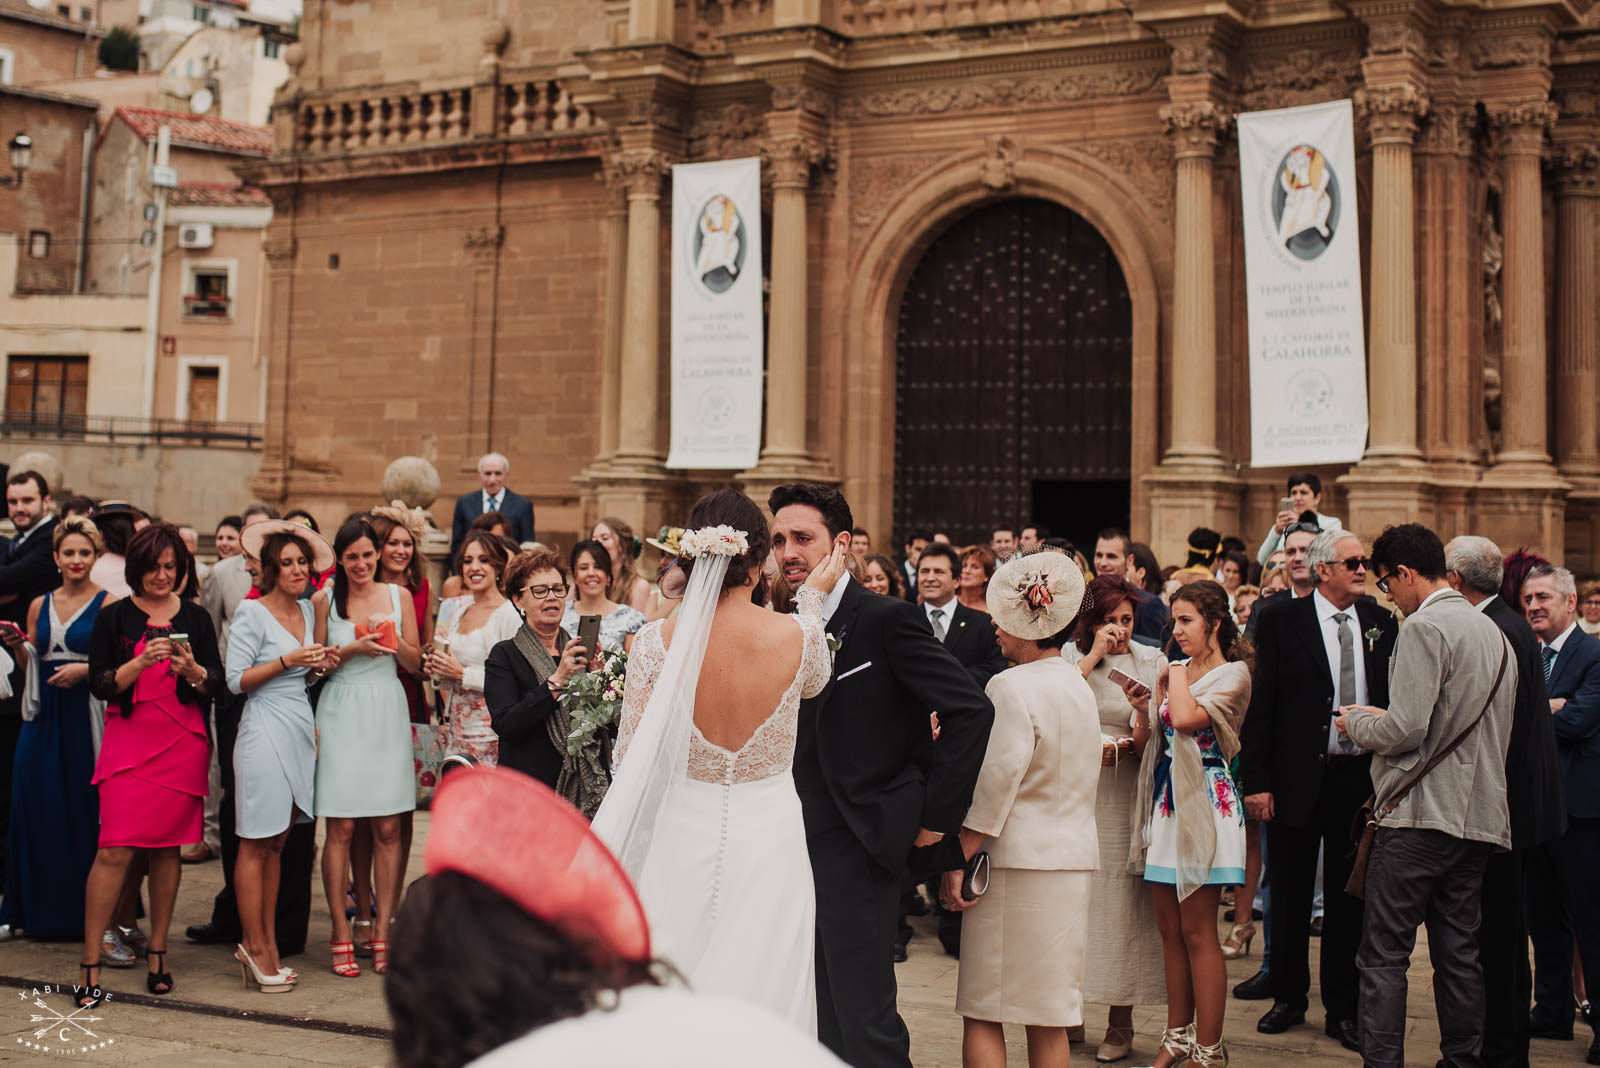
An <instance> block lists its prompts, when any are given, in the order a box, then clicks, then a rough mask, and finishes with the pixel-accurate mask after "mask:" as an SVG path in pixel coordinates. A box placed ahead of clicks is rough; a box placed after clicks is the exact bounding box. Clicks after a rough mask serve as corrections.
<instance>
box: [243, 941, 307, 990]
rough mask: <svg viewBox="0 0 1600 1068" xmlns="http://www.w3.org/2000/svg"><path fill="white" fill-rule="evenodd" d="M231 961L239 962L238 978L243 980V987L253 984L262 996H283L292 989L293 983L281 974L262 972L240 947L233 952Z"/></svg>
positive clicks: (247, 951) (248, 952) (248, 953)
mask: <svg viewBox="0 0 1600 1068" xmlns="http://www.w3.org/2000/svg"><path fill="white" fill-rule="evenodd" d="M233 959H234V960H236V961H238V962H239V977H240V978H241V979H243V980H244V985H245V986H249V985H250V984H251V983H255V984H256V986H258V987H260V988H261V992H262V993H263V994H284V993H288V992H289V991H290V990H293V989H294V983H292V982H290V981H289V980H288V979H286V978H285V977H284V976H283V974H282V973H281V972H280V973H276V974H273V975H268V974H266V973H265V972H263V971H262V970H261V968H260V967H259V966H258V965H257V964H256V962H255V959H254V958H252V957H251V956H250V951H249V950H247V949H245V948H244V946H242V945H241V946H239V947H238V949H237V950H236V951H235V952H234V954H233Z"/></svg>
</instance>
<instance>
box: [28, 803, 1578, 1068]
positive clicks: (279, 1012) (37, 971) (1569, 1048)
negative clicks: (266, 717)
mask: <svg viewBox="0 0 1600 1068" xmlns="http://www.w3.org/2000/svg"><path fill="white" fill-rule="evenodd" d="M427 827H428V815H427V813H420V812H419V813H418V814H417V834H416V843H415V848H414V853H413V856H412V859H411V867H410V869H409V874H408V878H412V877H414V876H415V875H417V874H419V873H420V872H421V870H422V845H423V843H424V841H425V840H426V834H427ZM221 881H222V869H221V865H220V863H219V862H216V861H212V862H210V863H207V864H202V865H199V866H186V867H185V868H184V871H183V886H182V888H181V890H180V891H179V894H178V911H177V916H176V918H175V920H174V922H173V937H172V943H171V945H172V957H171V968H172V971H173V974H174V976H175V977H176V979H177V990H176V991H175V993H174V994H173V996H170V997H166V998H156V997H151V996H150V995H148V994H146V993H144V968H143V965H142V963H141V965H140V966H139V967H138V968H137V969H131V970H121V971H118V970H115V969H110V968H107V969H105V979H104V983H105V985H106V987H107V988H108V989H110V990H111V991H112V992H113V996H112V999H111V1001H110V1002H109V1003H108V1004H107V1005H106V1006H104V1007H103V1008H102V1009H100V1010H96V1015H98V1016H99V1017H100V1019H99V1020H98V1021H92V1022H89V1023H88V1025H87V1026H88V1027H89V1029H90V1030H92V1031H93V1032H94V1037H92V1038H91V1037H89V1036H86V1035H85V1034H83V1033H82V1032H81V1031H80V1030H79V1029H78V1028H76V1027H75V1026H73V1025H72V1024H68V1023H61V1022H55V1020H54V1017H55V1014H56V1013H59V1014H61V1015H63V1016H68V1015H71V1003H70V1001H69V999H68V998H67V997H66V996H65V995H63V994H50V995H48V996H45V997H44V998H43V1001H44V1003H45V1005H46V1006H48V1008H46V1009H41V1008H39V1007H38V1006H36V1005H35V1004H34V999H33V987H35V986H36V985H38V984H41V983H44V982H52V983H54V982H65V983H70V982H71V981H72V978H73V966H74V965H75V964H76V963H77V961H78V959H79V957H78V947H77V946H75V945H67V944H65V943H34V942H29V941H26V940H23V941H16V942H10V943H6V944H4V945H0V994H3V1000H0V1006H3V1007H0V1062H4V1063H14V1064H27V1063H33V1062H36V1061H38V1060H40V1059H42V1058H46V1057H48V1058H50V1059H53V1060H57V1061H60V1060H61V1059H62V1058H63V1057H64V1056H68V1055H70V1057H71V1058H72V1059H73V1061H75V1062H88V1063H97V1064H162V1065H246V1064H261V1063H263V1062H268V1061H270V1062H272V1063H275V1064H285V1065H296V1064H307V1065H309V1064H347V1065H381V1064H385V1063H387V1062H388V1039H387V1029H388V1026H389V1019H388V1014H387V1013H386V1011H385V1009H384V1005H383V999H382V996H381V993H380V989H379V982H380V980H379V979H378V978H377V976H375V975H373V974H372V972H371V970H370V968H369V967H368V965H369V962H367V961H363V962H362V968H363V972H362V975H361V977H360V978H358V979H354V980H351V979H341V978H339V977H338V976H336V975H334V974H333V973H332V972H331V971H329V969H328V966H327V961H328V952H327V948H328V947H327V930H328V914H327V910H326V908H325V906H323V904H322V889H321V883H320V880H319V882H318V884H317V887H316V891H315V897H314V900H315V901H316V903H317V905H316V908H315V909H314V911H313V913H312V917H311V930H312V932H313V934H312V937H313V938H315V939H317V941H315V942H314V943H313V944H312V947H311V949H310V950H309V951H308V952H307V953H306V954H305V955H303V956H300V957H296V958H292V959H291V961H290V963H292V964H293V965H294V967H295V968H297V969H298V970H299V972H300V985H299V989H298V990H296V991H295V992H293V993H291V994H288V995H283V996H276V997H268V996H265V995H262V994H260V993H257V992H255V991H253V990H246V989H244V988H243V987H242V986H241V984H240V981H239V971H238V967H237V966H236V965H235V964H234V961H233V957H232V955H231V952H230V951H229V949H227V948H224V947H221V946H195V945H191V944H189V943H188V942H186V941H185V940H184V939H183V937H182V932H183V928H184V926H186V925H187V924H190V923H195V922H199V921H203V920H204V919H205V918H206V917H207V916H209V914H210V903H211V898H212V896H213V895H214V894H215V893H216V891H217V889H218V887H219V886H220V885H221ZM914 922H915V923H916V924H917V927H918V932H917V937H916V938H915V939H914V940H913V941H912V943H911V947H910V953H911V959H910V960H909V961H907V962H906V963H905V964H902V965H900V967H899V977H900V1011H901V1013H902V1014H903V1015H904V1016H905V1019H906V1023H907V1025H908V1026H909V1027H910V1028H911V1053H912V1060H913V1062H914V1063H915V1064H916V1065H917V1066H918V1068H959V1065H960V1063H961V1021H960V1018H959V1017H957V1016H956V1015H955V1012H954V1010H953V1008H952V1005H953V1004H954V1001H955V984H956V967H957V965H956V962H955V961H954V960H952V959H951V958H949V957H946V956H945V955H944V954H943V953H942V952H940V950H939V946H938V940H937V938H936V937H935V936H934V932H933V921H932V920H931V919H921V920H917V921H914ZM1312 944H1313V946H1315V945H1316V942H1315V940H1313V943H1312ZM1259 945H1260V942H1259V939H1258V940H1257V944H1256V946H1257V949H1259ZM1256 959H1257V958H1256V957H1255V956H1254V954H1252V956H1251V957H1249V958H1247V959H1246V960H1242V961H1234V962H1232V963H1231V965H1230V967H1229V981H1230V982H1237V981H1239V980H1240V979H1244V978H1246V977H1248V976H1249V975H1250V974H1251V973H1253V972H1254V970H1255V967H1256ZM1315 972H1316V968H1315V965H1313V967H1312V973H1313V975H1314V974H1315ZM24 980H26V981H27V982H26V983H25V982H24ZM1431 983H1432V975H1431V972H1430V970H1429V968H1428V957H1427V950H1426V947H1425V946H1422V947H1419V949H1418V952H1417V955H1416V959H1415V960H1414V961H1413V964H1412V969H1411V995H1410V1001H1409V1004H1408V1006H1407V1009H1408V1012H1407V1015H1408V1016H1409V1018H1410V1033H1409V1039H1408V1048H1407V1054H1408V1057H1407V1061H1406V1063H1407V1064H1408V1065H1417V1066H1419V1068H1431V1066H1432V1065H1433V1064H1434V1062H1435V1061H1436V1060H1437V1058H1438V1053H1437V1043H1438V1028H1437V1027H1436V1025H1435V1024H1434V1020H1433V1006H1432V989H1431ZM1315 996H1316V995H1315V991H1313V995H1312V997H1313V1001H1315ZM1266 1008H1267V1004H1266V1003H1265V1002H1258V1003H1251V1004H1246V1003H1244V1002H1239V1001H1230V1002H1229V1003H1228V1013H1229V1016H1228V1026H1227V1037H1228V1042H1229V1047H1230V1051H1231V1054H1232V1064H1233V1065H1235V1066H1236V1068H1273V1066H1277V1065H1285V1064H1295V1065H1307V1066H1313V1068H1316V1066H1323V1065H1326V1066H1329V1068H1333V1066H1336V1065H1337V1066H1344V1068H1355V1066H1356V1065H1358V1063H1359V1060H1358V1058H1357V1057H1356V1056H1355V1055H1354V1054H1352V1053H1348V1052H1346V1051H1345V1050H1344V1049H1342V1048H1340V1046H1339V1045H1338V1043H1336V1042H1334V1041H1333V1040H1332V1039H1330V1038H1327V1037H1326V1036H1325V1035H1323V1033H1322V1031H1321V1028H1320V1022H1321V1017H1320V1014H1319V1013H1318V1012H1316V1011H1315V1010H1313V1013H1312V1014H1311V1018H1312V1019H1313V1020H1315V1021H1316V1022H1317V1023H1318V1024H1319V1026H1317V1027H1315V1028H1313V1027H1310V1026H1306V1027H1298V1028H1295V1029H1293V1030H1292V1031H1290V1032H1289V1033H1288V1034H1285V1035H1277V1036H1267V1035H1260V1034H1257V1033H1256V1031H1255V1021H1256V1019H1257V1017H1259V1016H1260V1015H1261V1013H1262V1012H1263V1011H1265V1009H1266ZM34 1015H40V1016H45V1017H46V1018H47V1019H48V1020H50V1021H52V1022H51V1024H50V1026H49V1027H48V1028H47V1029H46V1025H45V1024H44V1023H33V1022H31V1021H30V1018H31V1017H32V1016H34ZM1162 1016H1163V1014H1162V1010H1161V1008H1160V1007H1159V1006H1146V1007H1141V1008H1139V1009H1136V1010H1135V1012H1134V1023H1135V1025H1136V1027H1137V1028H1138V1032H1139V1034H1138V1040H1137V1042H1136V1044H1135V1046H1134V1055H1133V1056H1132V1057H1131V1058H1129V1059H1128V1060H1126V1061H1124V1062H1122V1063H1123V1064H1124V1065H1139V1064H1147V1063H1149V1060H1150V1058H1151V1057H1152V1056H1153V1055H1154V1053H1155V1048H1154V1047H1155V1036H1156V1035H1157V1034H1158V1032H1159V1030H1160V1027H1161V1021H1162ZM1088 1020H1089V1023H1090V1028H1089V1032H1090V1036H1091V1038H1093V1039H1094V1041H1095V1042H1098V1040H1099V1036H1100V1032H1101V1029H1102V1028H1103V1026H1104V1021H1105V1010H1104V1008H1103V1007H1101V1006H1091V1008H1090V1011H1089V1015H1088ZM80 1022H81V1020H80ZM41 1029H45V1034H44V1035H43V1036H42V1037H37V1038H36V1037H35V1033H36V1032H38V1031H40V1030H41ZM1012 1032H1013V1033H1011V1034H1009V1035H1008V1038H1009V1039H1010V1054H1011V1057H1010V1063H1012V1064H1014V1065H1023V1064H1026V1063H1027V1062H1026V1052H1025V1048H1024V1046H1023V1043H1022V1032H1021V1028H1013V1029H1012ZM1578 1032H1579V1038H1576V1039H1574V1040H1573V1041H1572V1042H1570V1043H1556V1042H1536V1043H1534V1048H1533V1053H1534V1056H1533V1064H1534V1065H1536V1066H1550V1068H1554V1066H1563V1065H1578V1064H1582V1063H1583V1055H1584V1050H1585V1048H1586V1043H1587V1042H1588V1038H1589V1035H1588V1031H1587V1029H1586V1028H1584V1027H1582V1026H1581V1025H1580V1026H1579V1028H1578ZM63 1034H65V1035H66V1036H67V1040H65V1041H64V1040H63V1039H62V1037H61V1036H62V1035H63ZM30 1043H31V1044H32V1046H30V1045H29V1044H30ZM40 1047H42V1048H40ZM68 1050H70V1054H68V1053H66V1052H65V1051H68ZM1073 1060H1074V1063H1075V1064H1084V1065H1092V1064H1093V1063H1094V1046H1093V1045H1092V1044H1091V1045H1089V1046H1081V1047H1078V1048H1076V1049H1075V1050H1074V1051H1073ZM751 1063H752V1064H756V1063H759V1056H758V1055H757V1054H755V1053H752V1056H751Z"/></svg>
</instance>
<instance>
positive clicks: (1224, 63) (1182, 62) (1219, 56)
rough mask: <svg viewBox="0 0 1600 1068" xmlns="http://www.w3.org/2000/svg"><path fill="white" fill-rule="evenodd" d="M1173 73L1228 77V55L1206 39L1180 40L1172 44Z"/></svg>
mask: <svg viewBox="0 0 1600 1068" xmlns="http://www.w3.org/2000/svg"><path fill="white" fill-rule="evenodd" d="M1172 73H1174V74H1215V75H1216V76H1217V77H1219V78H1226V77H1228V55H1227V53H1226V52H1224V51H1222V49H1220V48H1217V47H1216V46H1215V45H1212V44H1209V43H1207V42H1205V41H1178V42H1177V43H1175V44H1174V45H1173V46H1172Z"/></svg>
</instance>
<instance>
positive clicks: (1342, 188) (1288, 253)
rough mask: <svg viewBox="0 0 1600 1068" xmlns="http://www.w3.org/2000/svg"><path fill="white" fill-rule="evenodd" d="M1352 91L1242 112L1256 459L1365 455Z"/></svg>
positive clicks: (1257, 462) (1274, 462) (1286, 461)
mask: <svg viewBox="0 0 1600 1068" xmlns="http://www.w3.org/2000/svg"><path fill="white" fill-rule="evenodd" d="M1352 130H1353V122H1352V112H1351V106H1350V101H1348V100H1334V101H1331V102H1329V103H1326V104H1309V105H1306V106H1305V107H1298V108H1284V109H1282V110H1280V111H1256V112H1249V113H1246V114H1242V115H1240V116H1239V184H1240V186H1241V191H1242V193H1243V194H1244V213H1243V216H1244V268H1245V287H1246V293H1247V296H1246V306H1247V308H1248V317H1249V324H1250V465H1251V466H1252V467H1290V466H1304V465H1308V464H1325V463H1349V462H1353V461H1355V460H1359V459H1361V454H1362V450H1363V449H1364V448H1365V446H1366V441H1367V374H1366V343H1365V332H1364V330H1363V327H1362V317H1361V248H1360V236H1359V233H1358V228H1357V225H1356V218H1357V215H1356V164H1355V155H1356V154H1355V137H1354V134H1353V132H1352Z"/></svg>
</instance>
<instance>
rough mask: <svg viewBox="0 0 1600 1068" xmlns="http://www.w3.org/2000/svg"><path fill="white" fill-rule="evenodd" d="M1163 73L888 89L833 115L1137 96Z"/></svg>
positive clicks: (846, 103)
mask: <svg viewBox="0 0 1600 1068" xmlns="http://www.w3.org/2000/svg"><path fill="white" fill-rule="evenodd" d="M1165 76H1166V72H1165V70H1164V69H1163V68H1161V67H1155V66H1147V67H1125V68H1119V69H1117V70H1104V71H1094V72H1091V73H1086V74H1070V75H1064V76H1057V77H1049V78H1006V79H999V80H996V81H990V82H968V83H962V84H950V85H934V86H926V87H923V88H917V89H891V90H886V91H884V92H878V93H863V94H861V95H859V96H850V97H846V98H845V99H844V100H842V101H840V103H839V114H840V116H841V117H843V118H846V119H872V118H889V117H897V116H902V115H942V114H945V113H946V112H952V111H975V110H978V109H980V108H1007V107H1018V106H1024V105H1029V104H1062V103H1071V102H1073V101H1078V100H1093V99H1098V98H1102V97H1121V96H1137V95H1138V94H1140V93H1147V92H1149V91H1150V90H1152V89H1154V88H1156V86H1158V85H1160V84H1161V80H1162V78H1164V77H1165Z"/></svg>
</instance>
